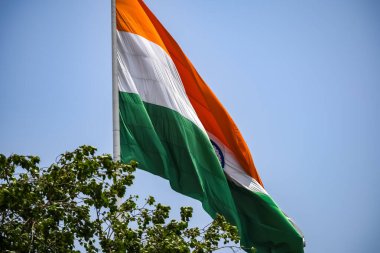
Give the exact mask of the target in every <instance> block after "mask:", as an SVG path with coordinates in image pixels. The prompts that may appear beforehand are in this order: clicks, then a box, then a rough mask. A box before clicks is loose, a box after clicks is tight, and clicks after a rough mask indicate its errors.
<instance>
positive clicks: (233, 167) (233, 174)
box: [207, 132, 268, 195]
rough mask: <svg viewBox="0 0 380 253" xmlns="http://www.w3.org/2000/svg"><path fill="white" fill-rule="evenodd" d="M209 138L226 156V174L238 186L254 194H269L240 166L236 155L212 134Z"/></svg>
mask: <svg viewBox="0 0 380 253" xmlns="http://www.w3.org/2000/svg"><path fill="white" fill-rule="evenodd" d="M207 134H208V136H209V138H210V139H211V140H212V141H213V142H215V143H216V144H217V145H218V146H219V148H220V149H221V150H222V153H223V156H224V163H225V164H224V168H223V169H224V172H225V173H226V174H227V176H228V178H229V179H230V180H231V181H233V182H234V183H235V184H237V185H238V186H241V187H244V188H246V189H247V190H250V191H252V192H260V193H264V194H267V195H268V193H267V191H266V190H265V189H264V188H263V187H262V186H261V185H260V184H259V183H258V182H257V181H256V179H254V178H252V177H251V176H249V175H248V174H247V173H246V172H245V171H244V170H243V168H242V167H241V166H240V164H239V163H238V161H237V160H236V158H235V155H234V154H233V153H232V151H231V150H230V149H228V148H227V147H226V146H225V145H224V144H223V143H222V142H221V141H220V140H219V139H218V138H216V137H215V136H214V135H213V134H212V133H210V132H207Z"/></svg>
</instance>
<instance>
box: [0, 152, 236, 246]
mask: <svg viewBox="0 0 380 253" xmlns="http://www.w3.org/2000/svg"><path fill="white" fill-rule="evenodd" d="M95 153H96V149H95V148H94V147H91V146H81V147H79V148H78V149H76V150H74V151H73V152H66V153H64V154H62V155H60V156H59V157H58V158H57V161H56V162H55V163H53V164H52V165H50V166H49V167H47V168H41V167H40V166H39V162H40V158H39V157H37V156H22V155H10V156H9V157H6V156H4V155H2V154H0V251H1V252H80V251H84V250H85V251H87V252H99V251H103V252H212V251H215V250H218V249H220V248H226V247H227V248H230V249H231V250H232V251H236V250H240V248H238V247H236V246H234V245H233V243H238V242H239V237H238V232H237V229H236V227H235V226H232V225H230V224H229V223H228V222H226V220H225V219H224V218H223V217H222V216H220V215H218V216H217V217H216V218H215V219H214V221H213V222H212V223H210V224H209V225H207V226H205V227H204V228H198V227H194V228H190V227H189V220H190V218H191V217H192V212H193V210H192V208H191V207H182V208H181V211H180V215H181V219H180V220H174V219H171V220H169V212H170V207H169V206H165V205H162V204H159V203H156V202H155V199H154V198H153V197H148V198H147V199H146V200H145V204H143V205H142V206H141V205H140V206H139V205H138V204H137V199H138V196H126V189H127V187H128V186H131V185H132V184H133V179H134V176H133V172H134V171H135V169H136V166H137V163H136V162H133V161H132V162H131V163H130V164H123V163H120V162H115V161H113V160H112V157H111V156H110V155H95Z"/></svg>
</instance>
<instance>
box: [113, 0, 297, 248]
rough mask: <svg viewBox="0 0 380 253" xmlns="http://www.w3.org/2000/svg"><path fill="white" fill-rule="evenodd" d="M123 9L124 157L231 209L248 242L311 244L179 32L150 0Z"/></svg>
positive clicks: (121, 2) (118, 79)
mask: <svg viewBox="0 0 380 253" xmlns="http://www.w3.org/2000/svg"><path fill="white" fill-rule="evenodd" d="M115 16H116V26H115V29H116V30H115V31H114V47H115V48H114V52H115V59H114V60H115V62H114V64H115V65H114V74H115V76H114V82H115V83H116V85H117V87H118V88H117V97H116V98H115V99H116V102H115V104H116V105H117V104H118V108H119V109H118V111H117V114H118V118H117V120H118V121H119V122H118V123H117V125H116V127H115V133H116V139H115V141H116V142H115V143H118V142H120V157H121V161H122V162H129V161H130V160H132V159H133V160H137V161H139V164H140V168H141V169H144V170H146V171H149V172H151V173H153V174H155V175H159V176H161V177H163V178H166V179H168V180H169V181H170V185H171V187H172V188H173V189H174V190H175V191H177V192H180V193H182V194H185V195H187V196H190V197H192V198H195V199H198V200H199V201H201V202H202V205H203V208H204V209H205V211H206V212H207V213H209V214H210V215H211V216H212V217H215V215H216V213H220V214H222V215H224V216H225V217H226V219H227V220H228V221H229V222H231V223H232V224H234V225H236V226H237V227H238V229H239V232H240V236H241V244H242V245H243V246H244V247H252V246H254V247H255V248H256V249H257V250H258V252H263V253H269V252H270V253H285V252H291V253H299V252H303V237H302V235H301V234H300V232H299V231H298V230H297V229H296V227H295V225H293V223H292V222H291V221H290V219H288V218H287V217H286V216H285V215H284V214H283V212H282V211H281V210H280V209H279V208H278V206H277V205H276V204H275V202H274V201H273V200H272V199H271V197H270V196H269V195H268V193H267V192H266V190H265V189H264V187H263V183H262V181H261V179H260V176H259V174H258V172H257V170H256V168H255V165H254V163H253V160H252V157H251V154H250V151H249V149H248V146H247V144H246V143H245V141H244V139H243V137H242V135H241V133H240V131H239V130H238V128H237V126H236V125H235V123H234V122H233V120H232V118H231V117H230V115H229V114H228V113H227V111H226V109H225V108H224V107H223V105H222V104H221V103H220V102H219V100H218V99H217V97H216V96H215V95H214V93H213V92H212V91H211V89H210V88H209V87H208V86H207V85H206V83H205V82H204V81H203V80H202V78H201V77H200V76H199V74H198V72H197V71H196V70H195V68H194V66H193V65H192V63H191V62H190V61H189V59H188V58H187V57H186V55H185V54H184V53H183V52H182V50H181V48H180V47H179V46H178V44H177V43H176V42H175V40H174V39H173V38H172V37H171V35H170V34H169V33H168V32H167V31H166V30H165V28H164V27H163V26H162V25H161V23H160V22H159V21H158V20H157V18H156V17H155V16H154V15H153V13H152V12H151V11H150V10H149V9H148V7H147V6H146V5H145V4H144V2H143V1H139V0H116V15H115ZM118 134H119V136H118ZM116 146H117V147H116V156H117V155H118V152H119V150H118V145H116Z"/></svg>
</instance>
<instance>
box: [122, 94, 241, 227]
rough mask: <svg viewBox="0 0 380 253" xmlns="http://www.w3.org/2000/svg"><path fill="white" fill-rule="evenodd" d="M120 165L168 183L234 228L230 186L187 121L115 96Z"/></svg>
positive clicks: (134, 97)
mask: <svg viewBox="0 0 380 253" xmlns="http://www.w3.org/2000/svg"><path fill="white" fill-rule="evenodd" d="M119 107H120V146H121V160H122V162H129V161H130V160H136V161H138V162H139V168H141V169H143V170H146V171H149V172H151V173H153V174H155V175H158V176H161V177H163V178H166V179H169V181H170V185H171V187H172V188H173V189H174V190H175V191H177V192H179V193H182V194H185V195H187V196H189V197H192V198H195V199H198V200H199V201H201V202H202V205H203V208H204V209H205V210H206V211H207V212H208V213H209V214H210V215H211V216H212V217H215V215H216V213H221V214H223V215H224V216H225V217H226V219H228V220H230V221H232V223H234V224H237V221H238V217H237V211H236V208H235V204H234V201H233V199H232V195H231V192H230V190H229V187H228V182H227V180H226V178H225V176H224V173H223V169H222V168H221V166H220V164H219V160H218V158H217V157H216V155H215V153H214V150H213V148H212V146H211V143H210V141H209V139H208V137H207V136H206V134H205V133H204V132H202V131H201V130H200V129H199V128H198V127H197V126H195V124H193V123H192V122H191V121H190V120H188V119H186V118H184V117H183V116H181V115H180V114H179V113H177V112H175V111H173V110H171V109H168V108H165V107H162V106H157V105H153V104H149V103H143V102H142V101H141V99H140V97H139V96H138V95H136V94H131V93H124V92H120V93H119Z"/></svg>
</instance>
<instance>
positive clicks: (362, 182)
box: [0, 0, 380, 253]
mask: <svg viewBox="0 0 380 253" xmlns="http://www.w3.org/2000/svg"><path fill="white" fill-rule="evenodd" d="M146 3H147V4H148V6H149V7H150V8H151V9H152V11H153V12H154V13H155V14H156V16H157V17H158V18H159V19H160V20H161V21H162V23H163V24H164V25H165V26H166V28H167V29H168V30H169V32H171V34H172V35H173V36H174V38H175V39H176V40H177V41H178V42H179V44H180V45H181V46H182V48H183V50H184V51H185V53H186V54H187V55H188V56H189V58H190V59H191V60H192V62H193V63H194V65H195V66H196V68H197V69H198V71H199V72H200V74H201V75H202V76H203V78H204V79H205V80H206V82H207V83H208V84H209V86H210V87H211V88H212V89H213V90H214V92H215V93H216V94H217V96H218V97H219V99H220V100H221V101H222V103H223V104H224V105H225V107H226V108H227V109H228V111H229V112H230V114H231V115H232V117H233V118H234V120H235V122H236V123H237V125H238V126H239V128H240V130H241V131H242V133H243V136H244V137H245V139H246V141H247V143H248V145H249V147H250V148H251V151H252V154H253V156H254V159H255V163H256V165H257V168H258V170H259V173H260V174H261V177H262V179H263V181H264V184H265V186H266V189H267V190H268V192H269V193H270V194H271V195H272V197H273V198H274V199H275V200H276V201H277V203H278V204H279V205H280V206H281V207H282V209H283V210H284V211H285V212H286V213H287V214H288V215H289V216H291V217H293V218H294V219H295V221H296V222H297V224H298V225H299V227H300V228H301V229H302V230H303V232H304V234H305V237H306V241H307V247H306V252H308V253H320V252H334V253H341V252H342V253H351V252H352V253H354V252H355V253H357V252H377V251H378V248H379V247H378V241H379V239H380V232H379V227H380V218H379V214H380V187H379V183H378V182H379V178H380V171H379V170H380V162H379V156H380V144H379V142H380V138H379V137H380V135H379V129H380V119H379V115H380V114H379V108H380V107H379V106H380V100H379V95H380V15H379V13H380V2H379V1H367V0H356V1H353V0H352V1H351V0H336V1H331V0H318V1H317V0H310V1H302V0H298V1H295V0H289V1H278V0H277V1H271V0H269V1H257V0H229V1H227V0H225V1H224V0H218V1H216V0H207V1H206V0H191V1H178V0H155V1H153V0H149V1H146ZM110 28H111V24H110V1H106V0H102V1H100V0H80V1H78V0H64V1H63V0H61V1H58V0H56V1H48V0H45V1H43V0H34V1H30V0H24V1H22V0H0V31H1V35H0V88H1V89H0V153H5V154H11V153H19V154H38V155H40V156H41V158H42V160H43V161H42V163H43V164H44V165H47V164H49V163H51V162H53V161H54V160H55V157H56V156H57V155H58V154H60V153H61V152H64V151H66V150H72V149H74V148H75V147H77V146H79V145H82V144H90V145H94V146H96V147H98V148H99V150H100V152H101V153H112V114H111V30H110ZM131 192H133V193H137V194H140V195H142V196H147V195H154V196H156V197H157V199H158V200H160V201H162V202H163V203H164V204H170V205H172V206H174V207H175V210H178V207H179V206H182V205H190V206H193V207H195V209H196V210H195V217H194V224H195V225H205V224H206V223H207V222H208V221H209V220H210V219H209V218H208V216H207V215H206V214H205V213H204V212H203V211H202V210H201V207H200V204H199V203H198V202H196V201H194V200H191V199H189V198H187V197H183V196H181V195H179V194H176V193H174V192H172V191H171V190H170V188H169V185H168V183H167V182H166V181H164V180H161V179H159V178H157V177H153V176H150V175H149V174H147V173H143V172H139V173H137V181H136V184H135V186H134V187H133V189H132V190H131Z"/></svg>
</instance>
